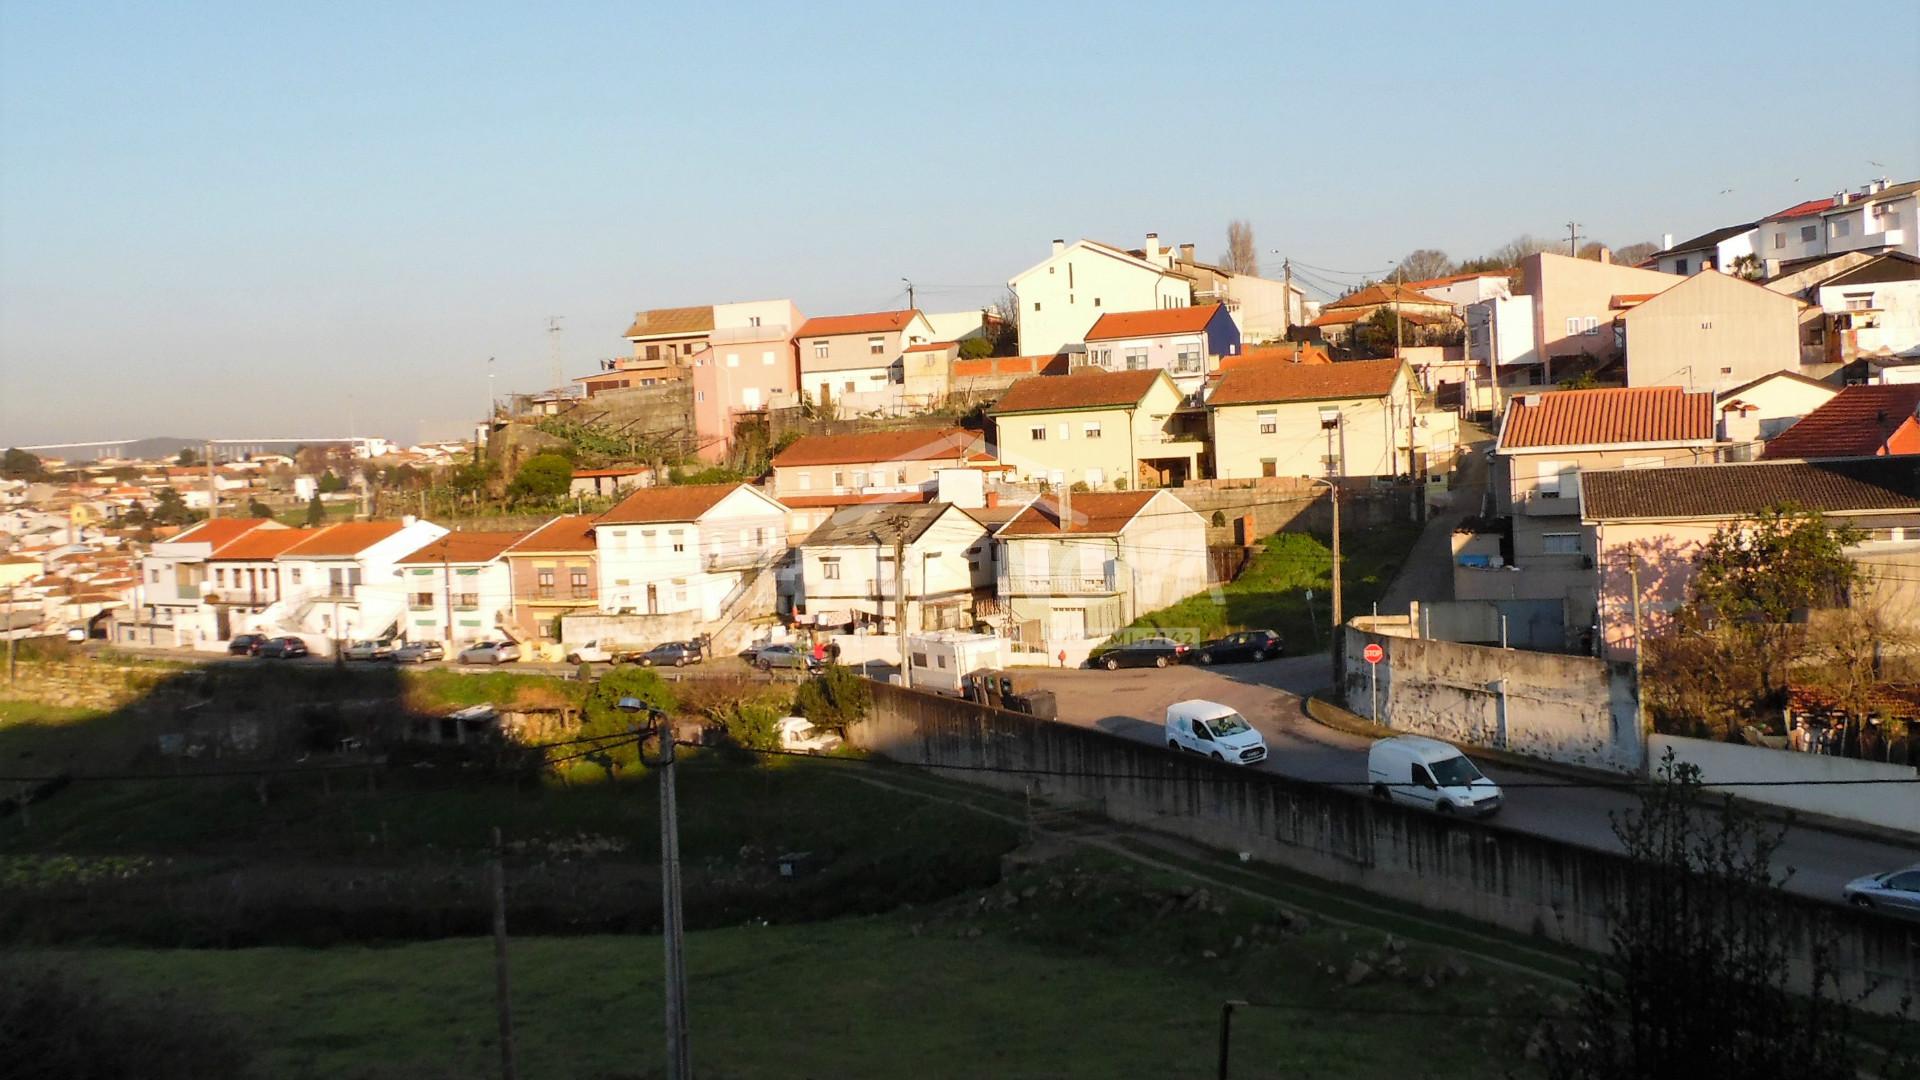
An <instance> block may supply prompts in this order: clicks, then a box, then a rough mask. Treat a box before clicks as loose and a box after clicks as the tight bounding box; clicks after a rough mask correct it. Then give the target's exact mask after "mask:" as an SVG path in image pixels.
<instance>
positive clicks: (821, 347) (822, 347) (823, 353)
mask: <svg viewBox="0 0 1920 1080" xmlns="http://www.w3.org/2000/svg"><path fill="white" fill-rule="evenodd" d="M828 348H829V346H828V344H827V342H824V341H816V342H814V343H813V358H814V359H815V360H825V359H826V358H827V351H828Z"/></svg>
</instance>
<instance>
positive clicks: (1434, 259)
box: [1396, 248, 1453, 281]
mask: <svg viewBox="0 0 1920 1080" xmlns="http://www.w3.org/2000/svg"><path fill="white" fill-rule="evenodd" d="M1396 272H1397V273H1398V274H1399V275H1400V278H1401V280H1403V281H1425V280H1427V279H1428V278H1437V277H1446V276H1447V275H1448V274H1451V273H1453V260H1452V259H1449V258H1447V253H1446V252H1444V251H1437V250H1435V249H1433V248H1421V249H1419V250H1418V251H1414V252H1410V253H1409V254H1408V255H1407V257H1406V258H1404V259H1401V260H1400V265H1399V266H1398V267H1397V268H1396Z"/></svg>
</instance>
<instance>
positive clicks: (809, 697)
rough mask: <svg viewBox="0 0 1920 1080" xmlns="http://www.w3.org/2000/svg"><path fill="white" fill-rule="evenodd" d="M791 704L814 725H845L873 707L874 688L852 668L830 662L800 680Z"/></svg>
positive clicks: (836, 726) (861, 716)
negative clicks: (812, 674) (821, 670)
mask: <svg viewBox="0 0 1920 1080" xmlns="http://www.w3.org/2000/svg"><path fill="white" fill-rule="evenodd" d="M793 707H794V711H796V712H798V713H799V714H800V715H801V716H804V717H806V718H807V719H809V720H811V721H813V726H815V727H823V728H845V727H846V726H847V725H848V724H851V723H853V722H855V721H856V720H863V719H865V718H866V715H867V713H868V712H869V711H871V710H872V708H873V689H872V687H870V686H868V685H867V680H865V679H863V678H861V677H860V676H858V675H856V674H854V672H853V669H852V668H849V667H845V666H843V665H840V664H833V665H831V666H829V667H828V668H827V669H826V670H825V671H823V672H821V673H820V674H818V675H816V676H814V677H813V678H812V679H809V680H808V681H807V682H805V683H803V684H801V687H800V692H799V693H797V694H795V695H794V696H793Z"/></svg>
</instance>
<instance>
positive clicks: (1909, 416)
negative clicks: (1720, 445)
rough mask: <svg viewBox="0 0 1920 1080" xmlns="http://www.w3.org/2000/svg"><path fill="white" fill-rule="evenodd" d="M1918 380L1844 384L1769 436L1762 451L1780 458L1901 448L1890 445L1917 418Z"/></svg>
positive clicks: (1770, 457) (1919, 408) (1768, 456)
mask: <svg viewBox="0 0 1920 1080" xmlns="http://www.w3.org/2000/svg"><path fill="white" fill-rule="evenodd" d="M1917 411H1920V383H1888V384H1881V385H1875V386H1848V387H1843V388H1842V389H1841V391H1840V392H1839V393H1837V394H1835V395H1833V397H1831V398H1828V399H1827V401H1826V403H1825V404H1822V405H1821V406H1820V407H1819V408H1817V409H1814V410H1813V411H1812V412H1810V413H1808V414H1807V415H1805V416H1803V417H1801V418H1800V420H1799V422H1798V423H1796V424H1794V425H1793V426H1792V427H1790V428H1788V429H1787V430H1785V431H1783V432H1781V433H1780V434H1778V435H1776V436H1774V437H1773V439H1772V441H1770V442H1768V443H1767V448H1766V449H1765V450H1763V451H1761V453H1760V456H1761V457H1762V458H1764V459H1766V460H1769V461H1776V460H1780V459H1783V458H1831V457H1856V456H1867V455H1873V454H1885V453H1889V452H1891V453H1900V448H1899V447H1889V446H1888V443H1889V442H1892V441H1893V440H1894V435H1895V434H1896V433H1897V432H1899V431H1900V429H1901V428H1902V427H1904V426H1906V425H1909V424H1915V423H1920V421H1916V420H1915V413H1916V412H1917Z"/></svg>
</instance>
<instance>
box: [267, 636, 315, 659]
mask: <svg viewBox="0 0 1920 1080" xmlns="http://www.w3.org/2000/svg"><path fill="white" fill-rule="evenodd" d="M258 655H260V656H262V657H265V658H266V659H269V660H292V659H294V658H296V657H301V656H306V655H307V643H306V642H304V641H302V640H300V639H299V638H297V637H277V638H268V639H267V640H266V641H264V642H262V643H261V645H260V652H259V653H258Z"/></svg>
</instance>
